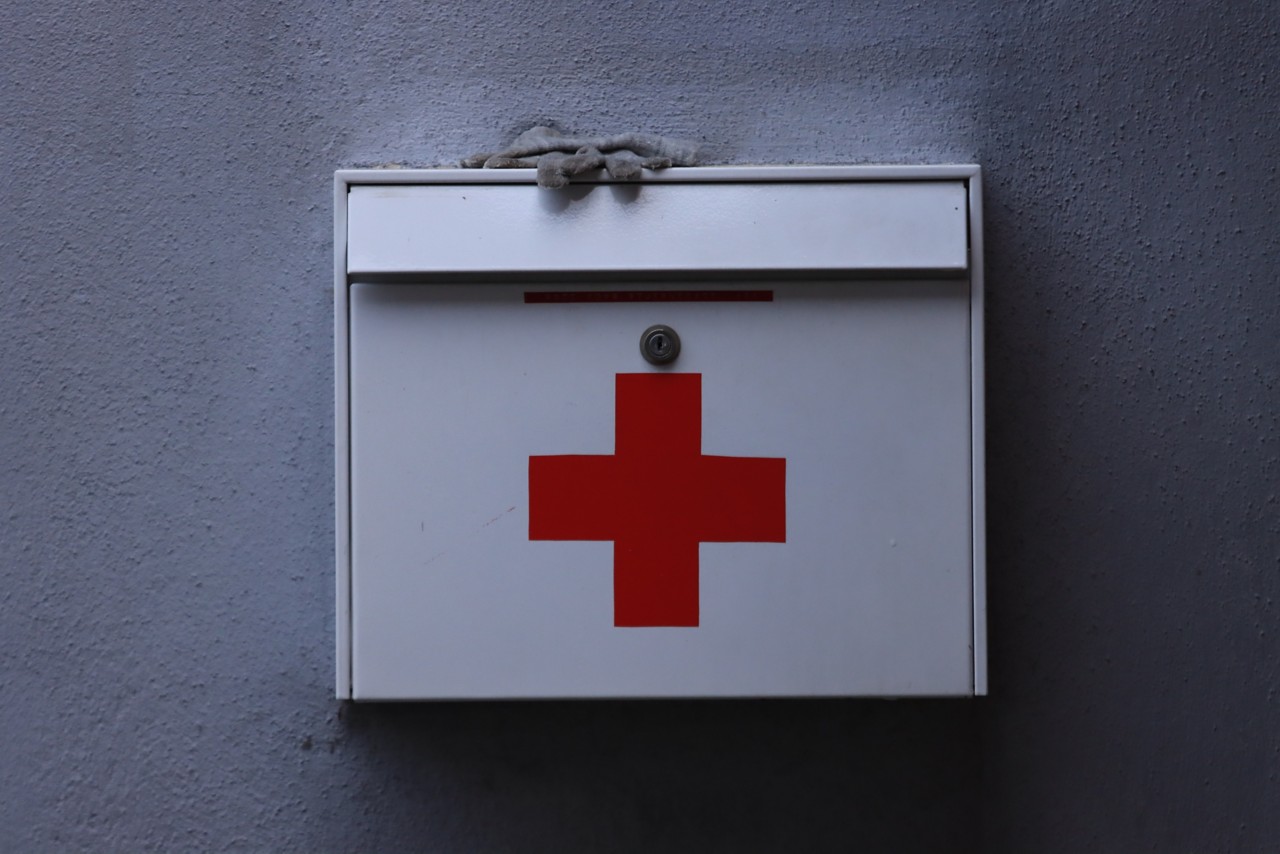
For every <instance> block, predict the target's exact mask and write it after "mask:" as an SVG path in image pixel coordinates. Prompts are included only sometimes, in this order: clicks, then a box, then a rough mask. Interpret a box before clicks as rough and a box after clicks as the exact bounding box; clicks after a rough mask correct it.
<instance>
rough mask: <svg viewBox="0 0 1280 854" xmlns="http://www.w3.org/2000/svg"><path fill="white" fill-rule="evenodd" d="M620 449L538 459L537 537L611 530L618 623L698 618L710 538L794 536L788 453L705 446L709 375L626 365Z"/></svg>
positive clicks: (532, 496)
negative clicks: (715, 450) (727, 453)
mask: <svg viewBox="0 0 1280 854" xmlns="http://www.w3.org/2000/svg"><path fill="white" fill-rule="evenodd" d="M615 393H616V403H615V418H616V423H615V428H614V453H613V454H610V455H598V454H597V455H563V456H537V457H529V539H530V540H611V541H612V542H613V622H614V625H616V626H696V625H698V544H699V543H785V542H786V540H787V513H786V506H787V502H786V480H787V478H786V472H787V461H786V460H785V459H779V458H771V457H717V456H707V455H704V454H703V453H702V375H701V374H657V373H653V374H618V375H617V385H616V392H615Z"/></svg>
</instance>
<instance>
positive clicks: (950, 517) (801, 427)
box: [334, 166, 986, 699]
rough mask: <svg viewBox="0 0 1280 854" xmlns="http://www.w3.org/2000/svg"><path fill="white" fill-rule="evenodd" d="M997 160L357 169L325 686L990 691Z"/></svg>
mask: <svg viewBox="0 0 1280 854" xmlns="http://www.w3.org/2000/svg"><path fill="white" fill-rule="evenodd" d="M979 176H980V173H979V170H978V169H977V167H972V166H954V167H952V166H943V167H776V168H747V167H726V168H695V169H673V170H669V171H666V172H662V173H658V174H654V175H649V174H648V173H646V178H645V180H644V181H642V182H638V183H635V184H609V183H605V182H601V183H597V184H583V185H575V186H572V187H570V188H568V189H565V190H557V191H548V190H542V189H539V188H537V187H536V186H535V185H534V184H533V176H532V172H531V171H529V170H511V171H473V170H413V171H408V170H406V171H381V170H349V171H340V172H338V173H337V175H336V184H335V189H336V199H335V201H336V217H335V234H334V240H335V256H336V262H337V263H336V276H335V286H336V290H335V318H336V324H335V350H336V420H335V445H336V456H337V469H336V482H337V498H336V505H337V601H338V614H337V647H338V649H337V689H338V695H339V696H340V697H343V698H354V699H444V698H488V697H495V698H496V697H672V696H708V697H710V696H908V695H952V696H954V695H972V694H981V693H985V691H986V651H985V625H984V623H985V619H984V599H985V594H984V562H985V555H984V539H983V534H984V523H983V476H982V475H983V439H982V437H983V432H982V264H981V258H982V252H981V248H982V243H981V213H980V177H979ZM655 324H664V325H666V326H668V327H670V328H671V329H673V330H675V332H676V333H678V336H679V339H680V343H681V348H680V352H679V356H678V358H676V360H675V361H674V362H671V363H669V364H651V363H650V362H649V361H646V359H645V358H644V357H643V355H642V352H641V346H640V338H641V335H642V333H643V332H644V331H645V330H646V329H648V328H649V327H651V326H653V325H655Z"/></svg>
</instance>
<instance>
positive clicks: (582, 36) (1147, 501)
mask: <svg viewBox="0 0 1280 854" xmlns="http://www.w3.org/2000/svg"><path fill="white" fill-rule="evenodd" d="M1278 21H1280V14H1278V13H1277V11H1276V8H1275V6H1274V4H1272V3H1268V2H1238V3H1232V4H1230V5H1223V4H1208V3H1187V4H1164V3H1157V2H1133V3H1127V4H1114V3H1103V2H1097V0H1090V1H1089V2H1078V3H1057V2H1033V3H1025V4H1008V3H1000V2H994V0H981V2H979V0H970V2H961V3H957V4H919V3H906V4H904V3H880V2H868V0H856V2H836V0H797V2H791V3H787V4H778V3H774V2H763V0H749V2H742V3H735V4H731V5H729V6H725V5H724V4H718V3H712V2H689V3H683V4H660V3H656V2H635V3H620V2H614V0H605V2H601V3H596V4H593V5H592V6H591V7H589V8H584V7H582V6H580V5H579V4H570V3H554V2H531V3H526V4H521V5H518V6H516V5H510V4H492V6H487V5H486V4H462V3H455V2H442V3H433V4H421V3H410V2H404V0H386V2H366V3H360V4H355V3H304V2H292V3H290V2H285V3H279V4H270V5H268V4H262V3H250V2H228V3H222V4H216V5H210V4H206V5H199V6H191V5H189V4H165V3H157V2H147V1H146V0H135V2H129V3H120V2H112V3H107V2H100V0H67V2H63V3H58V4H36V3H25V2H19V3H10V4H7V5H5V6H4V7H3V8H0V57H3V59H2V60H0V116H3V121H0V152H3V155H4V157H5V166H6V168H5V169H4V170H3V173H0V188H2V189H0V199H3V205H0V249H2V251H3V257H4V259H5V264H4V266H3V269H2V270H0V317H3V320H4V334H3V335H2V336H0V366H2V368H3V374H2V375H0V376H2V378H0V392H2V394H0V484H2V489H0V525H2V526H3V528H2V529H0V530H2V535H0V692H2V694H0V696H3V698H4V699H3V702H0V732H3V733H4V738H3V739H2V740H0V768H3V769H4V770H3V774H0V828H3V830H2V831H0V850H6V851H33V850H41V851H44V850H93V851H136V850H151V849H159V850H201V851H221V850H331V851H347V850H377V851H393V850H441V851H449V850H468V851H474V850H496V851H501V850H510V851H564V850H578V849H586V850H611V851H613V850H617V851H627V850H634V851H652V850H671V851H678V850H690V851H716V850H726V851H728V850H733V851H740V850H783V849H785V850H851V849H859V850H861V849H869V850H886V849H892V850H899V851H931V852H932V851H938V850H948V851H964V850H975V851H976V850H983V851H1064V852H1075V851H1082V850H1097V851H1139V850H1156V851H1170V850H1179V851H1262V850H1275V849H1277V848H1280V706H1278V702H1280V701H1278V698H1277V694H1276V686H1277V682H1278V680H1280V674H1278V673H1277V668H1278V666H1280V665H1278V664H1277V662H1280V640H1278V638H1280V627H1278V626H1277V606H1276V597H1277V593H1278V587H1280V582H1278V580H1277V579H1278V577H1280V523H1278V521H1277V520H1278V519H1280V505H1278V504H1277V486H1276V484H1277V481H1278V480H1280V462H1278V460H1280V434H1278V433H1277V413H1278V412H1280V387H1278V384H1280V344H1278V342H1280V311H1278V306H1280V298H1278V297H1277V295H1276V290H1275V284H1276V281H1277V274H1278V273H1280V257H1278V251H1280V250H1278V246H1277V237H1276V229H1275V225H1274V211H1275V208H1276V205H1277V202H1278V201H1280V186H1278V177H1277V171H1276V169H1277V167H1276V165H1275V157H1274V155H1275V152H1277V151H1280V138H1278V137H1280V131H1277V128H1280V108H1278V101H1277V96H1276V94H1275V92H1276V88H1277V87H1276V82H1277V77H1278V76H1280V68H1277V64H1278V63H1277V52H1276V48H1275V45H1276V44H1277V43H1278V42H1277V36H1278V35H1280V33H1278V32H1277V30H1278V29H1280V26H1278ZM546 120H556V121H558V122H560V123H561V124H562V125H564V126H565V127H566V128H568V129H571V130H575V131H581V132H584V133H600V132H612V131H616V130H623V129H637V130H644V131H649V132H654V133H665V134H671V135H676V136H684V137H692V138H696V139H701V140H702V141H703V142H704V143H705V145H706V147H707V150H708V151H709V152H710V153H711V154H712V155H713V157H715V158H716V159H717V160H719V161H721V162H732V163H757V162H784V163H785V162H822V163H856V162H969V161H974V162H979V163H981V164H982V165H983V166H984V167H985V168H986V170H987V171H986V176H987V194H988V195H987V222H986V227H987V245H988V253H989V255H988V262H989V267H988V282H989V291H988V314H987V324H988V336H989V338H988V347H987V358H988V365H989V373H988V424H989V436H988V445H989V471H988V482H989V492H990V496H989V505H990V531H989V535H990V550H991V561H990V581H991V599H990V610H991V640H992V650H991V668H992V692H993V693H992V696H991V697H990V698H988V699H985V700H980V701H976V702H935V701H911V702H865V701H861V702H860V701H833V702H804V701H801V702H759V703H752V702H705V703H697V702H682V703H661V702H654V703H534V704H442V705H432V706H413V705H404V706H377V707H366V706H361V707H353V708H342V707H340V706H339V705H338V704H337V703H336V702H335V701H334V700H332V699H331V697H330V694H331V690H332V689H331V661H332V658H331V656H332V653H331V645H332V637H333V617H332V611H333V605H332V578H331V572H332V558H331V550H332V538H333V528H332V498H331V493H332V485H333V484H332V473H331V455H332V416H331V401H332V388H331V382H332V368H331V364H330V362H331V348H332V338H331V331H330V330H331V314H330V311H331V309H330V301H331V296H332V295H331V292H330V291H329V286H330V281H331V280H330V273H329V269H330V267H329V265H330V261H329V259H330V254H329V253H330V251H331V237H330V234H331V210H330V183H329V182H330V177H331V172H332V170H333V169H335V168H339V167H344V166H354V165H368V164H375V163H388V162H394V163H405V164H411V165H433V164H445V163H450V162H453V161H454V160H455V159H456V158H458V157H459V156H461V155H464V154H466V153H469V152H472V151H477V150H481V149H484V148H487V147H490V146H491V145H493V144H494V143H497V142H502V141H506V140H507V139H508V138H509V137H510V136H512V135H514V133H515V132H516V131H518V130H520V129H522V128H523V127H525V126H527V125H529V124H532V123H534V122H538V121H546Z"/></svg>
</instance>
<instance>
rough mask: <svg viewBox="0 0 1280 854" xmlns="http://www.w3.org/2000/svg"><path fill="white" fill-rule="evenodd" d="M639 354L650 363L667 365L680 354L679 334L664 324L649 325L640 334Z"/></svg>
mask: <svg viewBox="0 0 1280 854" xmlns="http://www.w3.org/2000/svg"><path fill="white" fill-rule="evenodd" d="M640 355H642V356H644V358H645V361H647V362H648V363H649V364H651V365H669V364H671V363H672V362H674V361H675V360H676V357H677V356H679V355H680V336H679V335H677V334H676V331H675V330H674V329H672V328H671V327H670V326H666V325H665V324H661V323H658V324H655V325H653V326H650V327H649V328H648V329H646V330H645V331H644V334H643V335H641V336H640Z"/></svg>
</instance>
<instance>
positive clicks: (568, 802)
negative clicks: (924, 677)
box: [343, 700, 983, 851]
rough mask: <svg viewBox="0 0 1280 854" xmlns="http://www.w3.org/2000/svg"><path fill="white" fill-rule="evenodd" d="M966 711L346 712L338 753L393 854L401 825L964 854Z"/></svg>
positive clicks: (563, 843)
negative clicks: (390, 837) (357, 768)
mask: <svg viewBox="0 0 1280 854" xmlns="http://www.w3.org/2000/svg"><path fill="white" fill-rule="evenodd" d="M982 702H983V701H982V700H977V701H975V700H900V701H888V700H745V701H744V700H723V701H721V700H702V701H662V702H654V701H591V702H574V701H570V702H561V701H548V702H536V701H534V702H500V703H487V702H486V703H437V704H400V703H394V704H346V705H345V706H344V708H343V717H344V725H345V731H346V734H345V737H344V741H346V742H347V743H346V744H345V745H344V746H345V748H347V749H346V750H344V752H345V753H346V754H347V755H348V756H352V757H359V760H357V761H360V762H362V763H363V764H364V766H365V768H366V769H367V770H368V774H367V777H366V779H367V781H368V782H367V783H366V786H367V788H365V789H363V790H362V794H361V797H362V798H364V799H367V801H368V803H367V804H366V808H367V809H366V812H365V815H367V816H368V817H369V818H370V819H371V820H372V822H371V824H372V825H376V826H382V827H388V826H389V827H394V828H395V829H396V830H395V837H394V838H395V839H398V840H401V841H403V840H404V839H406V838H409V837H407V836H406V835H405V831H406V828H411V827H414V826H415V825H416V826H418V827H420V828H421V829H422V831H423V833H424V836H423V837H422V838H432V839H435V840H437V841H440V840H442V839H448V840H449V841H450V842H453V843H456V844H458V845H460V846H462V847H464V848H468V849H470V850H508V849H518V850H522V851H527V850H560V851H564V850H610V851H625V850H636V851H672V850H698V851H714V850H725V851H730V850H732V851H742V850H814V849H833V850H848V848H849V846H851V845H856V846H857V847H859V848H866V849H867V850H889V849H890V848H892V849H895V850H946V851H963V850H968V848H969V846H970V845H971V843H972V842H973V841H974V840H976V839H977V838H978V834H977V832H976V830H977V827H976V822H977V818H976V816H977V809H978V807H979V804H978V802H977V791H978V783H979V780H980V776H981V767H980V764H979V763H980V759H981V756H980V750H979V745H978V739H977V735H976V733H977V730H978V728H977V720H978V710H979V707H980V705H981V703H982ZM375 781H376V782H375ZM922 815H927V816H928V818H927V819H926V820H921V816H922ZM392 816H394V817H395V820H394V821H384V820H385V819H390V818H392ZM369 830H370V831H371V832H372V833H373V834H374V836H373V837H372V838H370V839H369V840H368V842H369V843H370V844H371V845H373V846H374V847H377V842H378V840H377V838H376V833H377V829H376V827H375V826H371V827H370V828H369ZM428 831H430V836H427V835H426V834H427V833H428ZM445 847H448V844H447V843H446V845H445Z"/></svg>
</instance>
